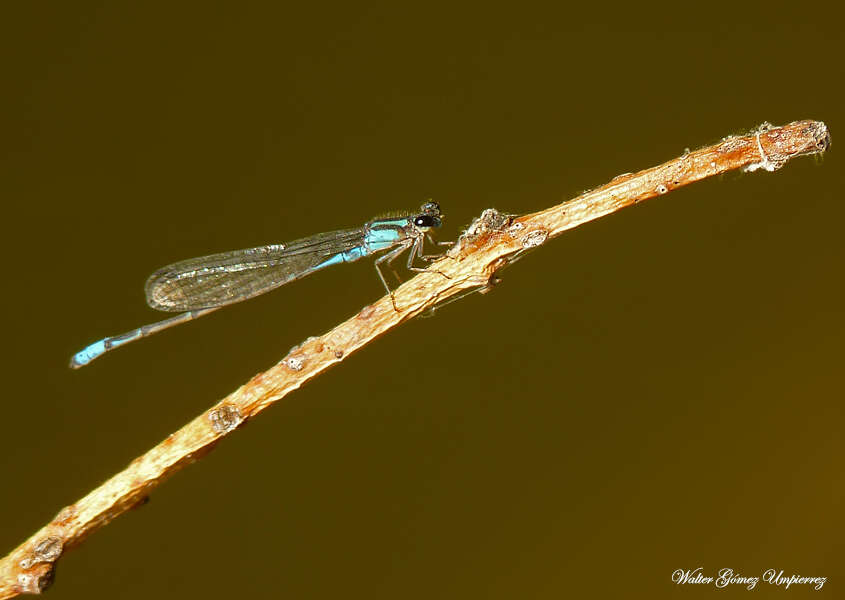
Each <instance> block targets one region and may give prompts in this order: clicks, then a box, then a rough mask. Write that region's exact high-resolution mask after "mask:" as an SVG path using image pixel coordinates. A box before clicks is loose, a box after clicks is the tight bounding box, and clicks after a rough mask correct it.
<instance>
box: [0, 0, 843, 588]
mask: <svg viewBox="0 0 845 600" xmlns="http://www.w3.org/2000/svg"><path fill="white" fill-rule="evenodd" d="M744 7H745V5H744V4H741V3H737V4H736V5H734V6H731V7H730V8H729V9H726V10H722V9H720V8H718V7H715V6H711V5H707V8H706V9H705V8H703V7H702V6H700V5H697V6H695V7H692V6H690V7H686V6H683V5H679V4H678V3H676V2H671V3H670V2H666V3H663V4H662V5H655V6H654V7H653V8H646V7H644V6H638V8H637V11H638V12H630V13H625V14H619V13H617V12H616V11H615V9H613V8H612V7H609V6H602V7H596V12H591V9H589V8H580V9H577V10H576V9H570V8H561V7H557V8H551V4H549V5H548V6H542V5H534V4H527V3H520V4H518V5H513V6H511V7H510V8H507V9H503V8H494V7H493V6H491V5H489V4H481V3H479V4H476V5H474V6H467V5H463V6H455V5H439V6H438V5H435V4H420V5H417V6H415V7H410V6H407V5H406V6H404V7H402V8H400V7H391V6H390V5H389V4H385V5H381V6H375V5H370V6H361V5H358V4H356V5H354V6H346V5H344V6H330V5H319V6H318V5H315V6H313V7H310V8H303V7H301V6H296V7H295V6H290V5H281V4H279V3H270V2H268V3H263V4H261V3H237V4H236V3H231V4H228V5H220V4H217V3H163V2H148V3H139V4H137V5H132V4H130V3H114V2H82V1H80V2H73V3H70V2H68V3H60V2H46V3H44V2H41V3H30V4H29V5H28V8H27V9H25V10H22V11H19V12H15V13H12V12H11V11H10V10H9V9H10V8H11V5H10V4H7V5H6V6H5V7H4V10H3V12H4V13H5V15H4V16H3V19H2V21H3V29H4V34H3V36H2V42H0V43H2V44H3V46H4V47H3V52H2V55H3V57H4V59H3V60H4V62H5V63H6V64H5V65H4V67H3V73H4V75H3V81H4V91H3V94H2V99H0V103H2V107H0V108H2V113H0V114H2V140H0V152H2V156H0V181H2V197H3V223H4V227H3V229H4V233H3V236H2V244H3V252H4V256H5V260H4V273H5V281H4V285H3V289H4V293H3V309H4V310H3V315H4V319H5V325H4V328H3V329H4V335H3V339H4V349H5V356H4V360H3V363H2V364H3V372H4V377H3V379H4V381H5V399H4V401H3V407H4V408H3V415H4V419H3V422H4V425H5V427H4V433H3V436H2V439H0V457H2V458H0V461H2V463H0V474H1V475H2V481H3V484H2V488H3V489H2V493H1V494H0V519H2V520H0V552H2V553H3V554H5V553H6V552H7V551H9V550H11V549H12V548H13V547H15V546H16V545H17V544H19V543H20V542H22V541H23V540H24V539H26V538H27V537H28V536H29V535H30V534H31V533H32V532H33V531H35V530H36V529H37V528H39V527H41V526H42V525H43V524H44V523H46V522H47V521H48V520H49V519H50V518H51V517H52V516H53V515H54V514H55V513H56V512H57V511H58V510H59V509H60V508H61V507H63V506H65V505H67V504H69V503H71V502H73V501H74V500H76V499H78V498H79V497H81V496H82V495H84V494H86V493H87V492H88V491H89V490H90V489H91V488H92V487H94V486H95V485H97V484H99V483H100V482H102V481H103V480H104V479H106V478H108V477H110V476H111V475H112V474H114V473H115V472H116V471H118V470H120V469H121V468H123V467H124V466H125V465H126V464H127V463H128V462H129V461H131V460H132V459H133V458H134V457H136V456H138V455H139V454H141V453H143V452H144V451H146V450H147V449H148V448H150V447H151V446H152V445H154V444H155V443H157V442H159V441H160V440H162V439H163V438H164V437H165V436H167V435H168V434H169V433H171V432H172V431H174V430H175V429H177V428H179V427H180V426H181V425H182V424H184V423H185V422H186V421H188V420H189V419H191V418H192V417H193V416H195V415H196V414H198V413H199V412H201V411H202V410H204V409H205V408H206V407H208V406H209V405H210V404H212V403H214V402H216V401H217V400H218V399H219V398H221V397H222V396H223V395H225V394H227V393H228V392H230V391H231V390H233V389H234V388H236V387H237V386H239V385H240V384H241V383H243V382H244V381H245V380H247V379H248V378H249V377H251V376H252V375H254V374H255V373H257V372H259V371H261V370H263V369H265V368H267V367H269V366H270V365H272V364H273V363H275V362H276V361H277V360H279V359H280V358H281V357H283V356H284V355H285V353H286V352H287V350H288V349H289V348H290V347H291V346H294V345H295V344H297V343H299V342H300V341H302V340H303V339H305V338H306V337H308V336H310V335H315V334H319V333H321V332H323V331H325V330H327V329H329V328H330V327H332V326H334V325H335V324H336V323H338V322H339V321H341V320H343V319H345V318H346V317H348V316H350V315H352V314H354V313H355V312H357V311H358V310H359V309H360V308H361V307H362V306H364V305H365V304H367V303H369V302H372V301H374V300H376V299H377V298H378V297H379V296H380V295H381V294H382V290H381V287H380V284H379V281H378V279H377V277H376V276H375V274H374V273H373V268H372V265H371V261H361V262H359V263H356V264H355V265H351V266H348V267H345V268H337V269H331V270H327V271H324V272H322V273H320V274H317V275H315V276H313V277H310V278H308V279H306V280H304V281H301V282H298V283H296V284H293V285H290V286H287V287H286V288H283V289H281V290H279V291H277V292H274V293H273V294H270V295H268V296H266V297H262V298H258V299H255V300H253V301H250V302H248V303H245V304H242V305H239V306H236V307H232V308H229V309H227V310H225V311H221V312H219V313H216V314H215V315H213V316H210V317H207V318H204V319H202V320H201V321H198V322H196V323H193V324H189V325H185V326H183V327H180V328H178V329H174V330H171V331H169V332H166V333H163V334H161V335H159V336H156V337H154V338H151V339H149V340H146V341H144V342H141V343H138V344H133V345H131V346H129V347H127V348H125V349H121V350H119V351H117V352H115V353H114V354H112V355H109V356H107V357H105V358H103V359H102V360H100V361H97V362H96V363H94V364H93V365H92V366H89V367H87V368H85V369H83V370H81V371H78V372H72V371H70V370H69V369H68V368H67V366H66V365H67V361H68V359H69V357H70V355H71V354H72V353H73V352H75V351H76V350H79V349H80V348H81V347H82V346H84V345H85V344H87V343H89V342H91V341H93V340H95V339H97V338H99V337H102V336H104V335H108V334H116V333H120V332H123V331H125V330H127V329H131V328H133V327H136V326H138V325H141V324H144V323H147V322H150V321H154V320H157V319H159V318H161V317H162V315H160V314H158V313H155V312H154V311H152V310H150V309H148V308H147V307H146V305H145V302H144V299H143V283H144V281H145V278H146V277H147V275H149V274H150V273H151V272H152V271H153V270H155V269H156V268H157V267H160V266H162V265H164V264H167V263H169V262H173V261H175V260H179V259H182V258H187V257H191V256H198V255H203V254H208V253H211V252H216V251H222V250H230V249H235V248H241V247H248V246H254V245H258V244H263V243H270V242H282V241H287V240H290V239H294V238H298V237H302V236H304V235H308V234H311V233H316V232H320V231H327V230H331V229H336V228H342V227H351V226H356V225H359V224H361V223H363V222H364V221H366V220H368V219H370V218H371V217H373V216H375V215H377V214H379V213H382V212H385V211H390V210H395V209H404V208H414V207H417V206H419V204H420V203H422V202H423V201H425V200H426V199H427V198H429V197H431V198H434V199H436V200H437V201H438V202H440V204H441V205H442V207H443V210H444V212H445V213H446V215H447V221H446V225H445V227H444V229H443V230H442V231H441V232H440V234H439V237H440V239H454V238H456V237H457V236H458V235H459V234H460V232H461V230H462V228H464V227H465V226H466V225H467V224H469V222H470V221H471V220H472V219H473V218H474V217H475V216H477V215H479V214H480V213H481V211H482V210H483V209H485V208H488V207H491V206H492V207H496V208H498V209H500V210H503V211H507V212H511V213H526V212H531V211H534V210H538V209H541V208H544V207H547V206H550V205H552V204H555V203H558V202H560V201H561V200H563V199H565V198H570V197H573V196H575V195H577V194H578V193H579V192H580V191H582V190H584V189H587V188H591V187H595V186H597V185H600V184H602V183H604V182H606V181H607V180H609V179H611V178H612V177H613V176H615V175H617V174H620V173H623V172H627V171H635V170H638V169H641V168H645V167H648V166H651V165H654V164H657V163H659V162H662V161H664V160H667V159H670V158H673V157H675V156H677V155H679V154H681V153H682V152H683V150H684V148H685V147H690V148H694V147H698V146H702V145H705V144H709V143H713V142H715V141H718V140H719V139H720V138H721V137H723V136H726V135H729V134H732V133H742V132H745V131H747V130H749V129H751V128H753V127H755V126H756V125H758V124H759V123H761V122H762V121H764V120H768V121H771V122H772V123H775V124H783V123H786V122H789V121H793V120H799V119H820V120H824V121H825V122H826V123H827V124H828V125H829V126H830V129H831V133H832V138H833V146H832V150H831V151H829V152H828V154H827V155H826V156H825V157H824V158H823V159H814V158H805V159H801V160H798V161H795V162H793V163H791V164H789V165H787V167H786V168H784V169H782V170H781V171H778V172H776V173H773V174H771V173H762V172H758V173H754V174H739V173H736V174H730V175H727V176H724V177H722V178H721V179H719V180H710V181H706V182H704V183H702V184H699V185H695V186H691V187H688V188H685V189H682V190H680V191H678V192H674V193H672V194H669V195H666V196H663V197H660V198H657V199H654V200H651V201H649V202H647V203H645V204H643V205H641V206H638V207H636V208H632V209H627V210H625V211H623V212H621V213H618V214H616V215H613V216H610V217H608V218H605V219H602V220H600V221H597V222H594V223H591V224H589V225H587V226H584V227H581V228H579V229H577V230H575V231H572V232H570V233H568V234H567V235H565V236H563V237H561V238H558V239H556V240H554V241H553V242H551V243H549V244H547V245H546V246H544V247H543V248H542V249H540V250H539V251H537V252H535V253H533V254H532V255H531V256H530V257H528V258H526V259H525V260H523V261H521V262H520V263H519V264H518V265H517V266H515V267H513V268H512V269H509V270H507V271H505V272H504V273H503V277H504V282H503V284H502V285H500V286H498V287H497V288H496V289H495V291H494V292H493V293H491V294H488V295H486V296H478V295H476V296H473V297H470V298H467V299H465V300H463V301H461V302H458V303H455V304H452V305H450V306H449V307H448V308H446V309H444V310H442V311H440V312H438V313H437V315H436V317H435V318H433V319H428V320H415V321H413V322H410V323H408V324H407V325H406V326H403V327H401V328H399V329H396V330H394V331H392V332H391V333H390V334H389V335H387V336H385V337H383V338H382V339H380V340H378V341H377V342H376V343H374V344H372V345H370V346H368V347H367V348H365V349H364V350H363V351H362V352H360V353H358V354H356V355H354V356H352V357H350V358H349V359H348V360H347V361H345V362H343V363H342V364H341V365H340V366H338V367H337V368H334V369H333V370H331V371H329V372H328V373H326V374H325V375H324V376H322V377H320V378H318V379H316V380H314V381H312V382H310V383H308V384H307V385H306V386H305V387H304V388H303V389H302V390H300V391H299V392H297V393H295V394H293V395H291V396H289V397H288V399H286V400H285V401H284V402H283V403H281V404H280V405H278V406H276V407H274V408H273V409H272V410H270V411H268V412H266V413H264V414H262V415H261V417H260V418H258V419H256V420H254V421H253V422H251V423H250V424H249V425H248V426H247V427H245V428H244V429H242V430H240V431H238V432H237V433H236V434H235V435H233V436H232V437H230V438H229V439H227V440H226V441H224V442H223V443H222V444H221V445H220V446H218V448H217V449H216V450H215V451H214V452H213V453H211V454H210V455H209V456H208V457H207V458H205V459H204V460H202V461H201V462H199V463H198V464H196V465H194V466H192V467H191V468H189V469H187V470H186V471H183V472H182V473H180V474H179V475H177V476H176V477H175V478H173V479H172V480H170V481H169V482H168V483H166V484H165V485H164V486H163V487H161V488H160V489H159V490H158V492H157V493H155V494H154V495H153V496H152V498H151V502H150V503H149V504H148V505H146V506H145V507H144V508H143V509H140V510H136V511H133V512H131V513H129V514H127V515H125V516H123V517H121V518H120V519H119V520H118V521H116V522H115V523H113V524H112V525H110V526H108V527H107V528H105V529H104V530H102V531H100V532H99V533H97V534H96V535H94V536H93V537H91V538H90V539H88V540H87V541H86V542H85V543H84V544H83V545H82V546H81V547H79V548H77V549H76V550H74V551H73V552H70V553H69V554H68V555H66V556H65V558H63V559H62V561H61V562H60V564H59V567H58V577H57V582H56V585H55V586H54V589H53V590H51V592H50V593H51V597H53V598H87V599H91V598H149V597H150V596H155V597H158V598H181V597H200V596H202V597H207V598H217V597H220V598H226V597H233V596H235V597H241V596H244V597H253V598H276V597H282V598H368V599H372V598H385V599H387V598H390V599H395V598H425V599H430V598H476V597H478V598H564V597H585V596H586V597H632V598H633V597H648V598H663V597H682V598H683V597H700V596H702V595H707V594H716V593H721V594H723V595H724V594H725V593H726V592H725V590H721V591H720V590H716V589H714V588H713V586H684V587H678V586H676V585H674V584H673V583H672V582H671V575H672V572H673V571H674V570H675V569H679V568H682V569H687V568H690V569H693V568H696V567H699V566H700V567H703V569H704V572H705V573H708V574H713V573H715V572H716V571H717V570H718V569H720V568H723V567H730V568H733V569H734V570H736V571H738V572H739V573H741V574H743V575H749V576H759V575H760V574H761V573H762V572H763V571H764V570H766V569H768V568H776V569H783V570H784V571H785V573H786V574H790V573H797V574H802V575H819V576H826V577H828V578H829V579H830V580H829V581H828V583H827V584H826V585H825V587H824V588H823V591H822V593H824V594H827V595H828V596H831V597H832V596H836V595H840V594H841V593H842V588H841V586H842V582H841V576H842V575H843V570H845V569H843V558H845V556H843V549H842V541H841V540H842V525H843V510H842V505H843V494H845V477H843V469H842V458H843V450H845V448H844V447H843V441H842V422H843V409H842V397H843V383H842V380H843V378H842V375H843V373H842V347H843V335H845V315H843V308H842V307H843V301H842V296H843V292H845V286H843V279H842V271H843V259H845V252H843V244H842V234H841V231H842V226H843V221H845V203H843V198H842V189H843V184H845V181H843V173H842V168H841V166H840V165H839V164H838V161H837V153H838V144H839V143H840V142H839V140H840V136H841V135H842V134H843V132H845V127H843V122H842V120H843V94H842V91H843V90H842V85H843V80H845V79H844V78H843V67H842V62H841V57H842V41H841V40H842V34H843V29H842V28H841V27H840V24H841V21H838V20H839V19H841V18H842V15H841V14H838V13H837V14H834V13H833V12H830V13H826V12H824V8H823V5H819V4H813V5H812V6H810V5H804V6H801V7H799V8H798V9H797V10H796V12H795V13H794V14H793V13H788V14H787V13H780V14H774V15H772V14H769V13H760V12H758V11H757V10H756V9H751V8H744ZM693 9H695V10H707V11H712V13H708V14H701V13H697V12H696V13H693V12H690V13H687V12H686V11H690V10H693ZM742 11H747V12H742ZM748 593H749V592H748V591H746V590H745V589H742V588H739V587H738V586H733V587H732V588H731V589H730V590H728V591H727V594H728V595H736V596H739V597H745V596H743V595H744V594H748ZM755 593H757V594H761V595H763V596H764V597H765V596H770V595H778V597H781V596H780V595H779V594H787V593H788V594H790V597H792V596H793V595H799V596H802V595H806V594H811V593H817V592H814V591H812V590H808V588H807V586H801V587H798V588H796V587H792V588H790V590H789V591H788V592H787V591H785V590H783V589H779V590H778V589H776V588H772V587H771V586H768V585H763V584H760V589H758V590H756V592H755ZM784 597H785V596H784Z"/></svg>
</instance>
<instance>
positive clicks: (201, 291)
mask: <svg viewBox="0 0 845 600" xmlns="http://www.w3.org/2000/svg"><path fill="white" fill-rule="evenodd" d="M363 239H364V231H363V230H362V229H361V228H357V229H343V230H340V231H330V232H328V233H320V234H317V235H313V236H310V237H307V238H303V239H301V240H296V241H294V242H291V243H289V244H274V245H269V246H258V247H257V248H247V249H245V250H233V251H231V252H221V253H220V254H212V255H210V256H201V257H199V258H189V259H188V260H183V261H180V262H177V263H173V264H172V265H168V266H166V267H163V268H161V269H159V270H158V271H156V272H155V273H153V274H152V275H150V278H149V279H147V284H146V286H145V290H146V294H147V303H148V304H149V305H150V306H151V307H153V308H155V309H156V310H164V311H189V310H199V309H203V308H213V307H216V306H225V305H227V304H234V303H235V302H240V301H242V300H246V299H247V298H252V297H254V296H258V295H259V294H263V293H265V292H269V291H270V290H273V289H275V288H277V287H279V286H281V285H284V284H286V283H288V282H290V281H294V280H296V279H299V278H301V277H304V276H305V275H308V274H310V273H313V272H314V271H315V270H317V269H318V268H319V265H320V264H321V263H323V262H325V261H326V259H327V258H329V257H331V256H334V255H336V254H337V253H339V252H344V251H346V250H350V249H352V248H354V247H356V246H358V245H360V244H361V243H362V242H363Z"/></svg>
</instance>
